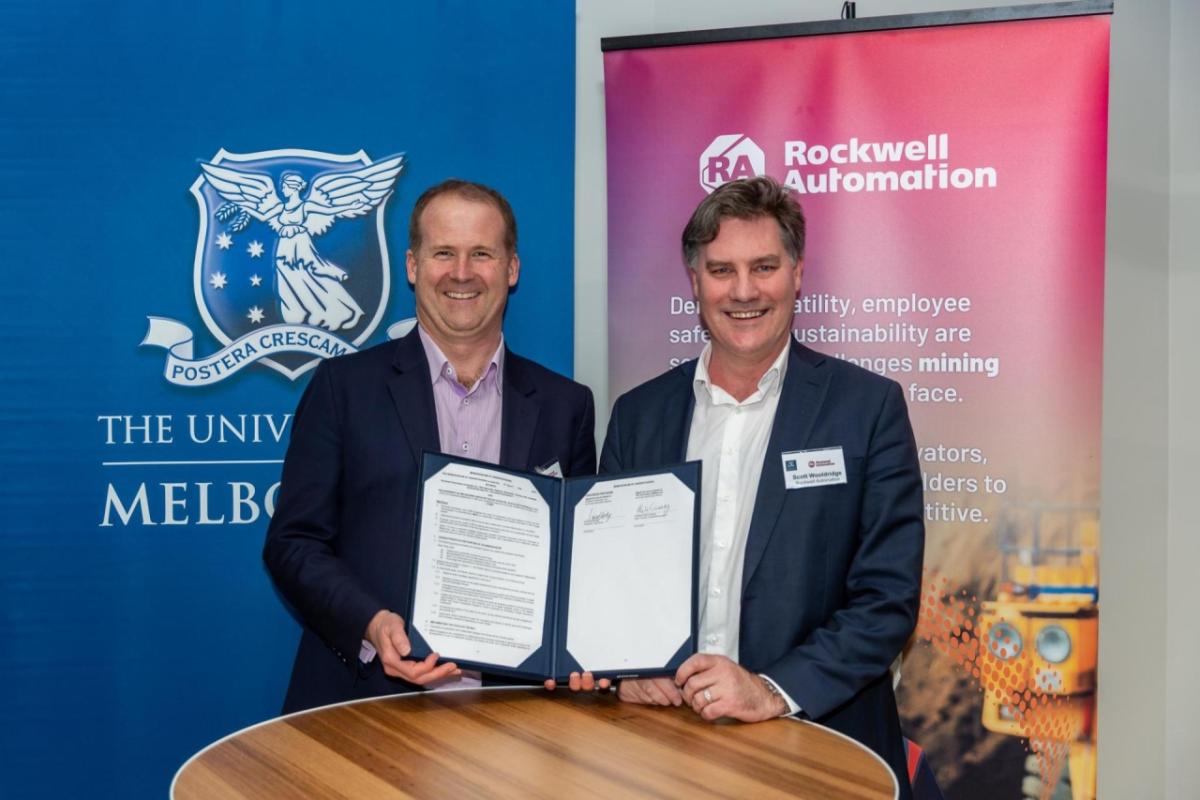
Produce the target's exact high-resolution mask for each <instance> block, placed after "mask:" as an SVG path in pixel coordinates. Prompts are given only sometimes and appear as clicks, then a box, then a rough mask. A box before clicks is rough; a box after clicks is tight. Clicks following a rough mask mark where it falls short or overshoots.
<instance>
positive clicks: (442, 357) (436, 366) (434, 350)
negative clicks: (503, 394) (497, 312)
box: [417, 324, 504, 394]
mask: <svg viewBox="0 0 1200 800" xmlns="http://www.w3.org/2000/svg"><path fill="white" fill-rule="evenodd" d="M417 335H418V336H419V337H420V338H421V346H422V347H424V348H425V360H426V361H428V362H429V382H430V383H437V382H438V381H439V380H444V381H446V382H447V383H449V384H450V385H451V386H452V387H455V388H456V389H461V390H462V393H463V394H470V393H472V392H474V391H475V390H476V389H479V388H485V387H491V388H492V389H493V390H494V391H495V392H496V394H500V389H501V387H500V380H499V379H498V378H499V376H500V375H503V374H504V334H503V333H501V334H500V345H499V346H498V347H497V348H496V352H494V353H492V358H491V360H490V361H489V362H488V365H487V366H486V367H484V370H483V374H482V375H480V376H479V380H477V381H476V382H475V385H474V386H472V387H471V388H470V389H467V388H465V387H464V386H463V385H462V384H461V383H459V382H458V377H457V375H456V374H455V371H454V365H453V364H451V363H450V359H448V358H446V354H445V353H443V352H442V348H440V347H438V346H437V342H435V341H434V340H433V337H432V336H430V335H429V334H428V333H427V332H426V331H425V329H424V328H423V327H421V325H419V324H418V325H417Z"/></svg>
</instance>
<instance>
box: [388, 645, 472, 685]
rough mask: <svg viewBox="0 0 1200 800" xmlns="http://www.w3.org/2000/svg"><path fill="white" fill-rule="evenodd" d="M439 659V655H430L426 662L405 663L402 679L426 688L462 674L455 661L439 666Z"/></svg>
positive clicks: (402, 669)
mask: <svg viewBox="0 0 1200 800" xmlns="http://www.w3.org/2000/svg"><path fill="white" fill-rule="evenodd" d="M437 658H438V657H437V653H430V654H429V656H428V658H426V659H425V660H424V661H405V662H404V666H403V667H402V668H401V675H400V677H402V678H404V679H405V680H406V681H408V682H409V683H415V684H417V685H418V686H425V685H426V684H430V683H433V682H434V681H440V680H442V679H443V678H449V677H452V676H454V675H458V674H461V673H460V672H459V669H458V665H456V664H455V663H454V662H453V661H447V662H446V663H445V664H442V665H441V666H438V663H437Z"/></svg>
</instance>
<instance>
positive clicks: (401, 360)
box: [388, 328, 441, 464]
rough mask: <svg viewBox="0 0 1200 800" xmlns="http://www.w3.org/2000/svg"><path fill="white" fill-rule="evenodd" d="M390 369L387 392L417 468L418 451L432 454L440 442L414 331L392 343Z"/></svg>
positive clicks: (424, 362)
mask: <svg viewBox="0 0 1200 800" xmlns="http://www.w3.org/2000/svg"><path fill="white" fill-rule="evenodd" d="M392 367H393V368H394V371H393V372H392V374H391V375H390V376H389V377H388V391H389V392H390V393H391V395H392V404H393V405H394V406H395V408H396V413H397V414H398V415H399V417H400V426H401V427H402V428H403V429H404V436H405V438H406V439H408V446H409V447H410V448H411V449H412V456H413V461H414V462H416V463H417V464H420V463H421V451H422V450H429V451H430V452H434V453H436V452H438V451H439V450H440V449H441V441H440V438H439V436H438V422H437V411H436V409H435V408H434V405H433V386H432V384H431V383H430V381H429V362H428V360H426V358H425V348H423V347H422V346H421V339H420V337H419V335H418V333H417V330H416V328H413V330H412V332H411V333H409V334H408V335H407V336H405V337H404V338H403V339H401V340H400V341H398V342H397V343H396V355H395V357H394V358H393V359H392Z"/></svg>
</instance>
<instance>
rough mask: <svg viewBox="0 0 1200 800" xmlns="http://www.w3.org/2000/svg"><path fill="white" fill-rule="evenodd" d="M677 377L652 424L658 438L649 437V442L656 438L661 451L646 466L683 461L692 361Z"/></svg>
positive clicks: (691, 407) (692, 405)
mask: <svg viewBox="0 0 1200 800" xmlns="http://www.w3.org/2000/svg"><path fill="white" fill-rule="evenodd" d="M678 375H679V384H678V386H676V387H675V388H674V389H673V390H671V391H669V392H667V398H666V404H665V406H664V407H663V415H662V418H661V419H660V420H658V421H656V423H655V424H657V425H660V426H661V430H662V436H661V437H650V440H654V439H655V438H657V440H658V441H659V442H661V447H662V451H661V452H659V453H658V454H657V456H658V457H657V458H654V459H651V460H649V461H648V462H647V463H652V464H676V463H680V462H683V461H686V460H687V447H688V434H689V433H690V432H691V430H692V413H693V412H694V411H695V410H696V391H695V389H694V388H693V382H694V381H695V378H696V361H695V360H694V359H693V360H692V361H690V362H689V363H688V365H687V366H686V367H685V368H684V369H681V370H680V371H679V373H678Z"/></svg>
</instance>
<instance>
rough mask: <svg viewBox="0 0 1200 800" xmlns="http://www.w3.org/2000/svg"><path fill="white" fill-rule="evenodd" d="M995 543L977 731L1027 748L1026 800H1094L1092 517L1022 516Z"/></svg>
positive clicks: (1031, 512)
mask: <svg viewBox="0 0 1200 800" xmlns="http://www.w3.org/2000/svg"><path fill="white" fill-rule="evenodd" d="M999 536H1000V554H1001V559H1002V561H1001V579H1000V584H999V586H998V587H997V592H996V598H995V599H994V600H991V601H987V602H984V603H983V604H982V607H981V609H980V618H979V627H978V628H977V630H979V632H980V634H981V636H982V645H983V647H982V648H981V652H980V657H979V660H978V664H979V666H980V669H981V672H982V673H983V674H982V675H981V683H982V684H983V686H984V705H983V715H982V717H983V718H982V721H983V725H984V727H985V728H987V729H988V730H991V731H995V732H997V733H1002V734H1007V735H1010V736H1019V737H1022V738H1025V739H1027V740H1028V741H1029V749H1030V755H1029V756H1028V758H1027V759H1026V772H1027V774H1026V776H1025V778H1024V782H1023V784H1022V793H1023V795H1024V796H1025V797H1026V798H1033V799H1035V800H1094V798H1095V797H1096V747H1095V743H1096V723H1095V719H1096V717H1095V711H1096V640H1097V622H1098V617H1099V583H1098V545H1099V518H1098V513H1097V511H1096V510H1095V509H1094V508H1090V509H1085V508H1079V507H1061V506H1058V507H1040V508H1035V509H1022V510H1020V511H1019V512H1017V513H1016V514H1013V515H1012V516H1011V517H1010V518H1009V519H1008V520H1007V522H1006V523H1005V524H1004V525H1003V526H1001V527H1000V528H999Z"/></svg>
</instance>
